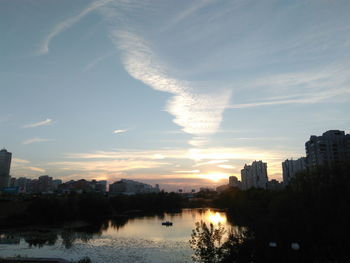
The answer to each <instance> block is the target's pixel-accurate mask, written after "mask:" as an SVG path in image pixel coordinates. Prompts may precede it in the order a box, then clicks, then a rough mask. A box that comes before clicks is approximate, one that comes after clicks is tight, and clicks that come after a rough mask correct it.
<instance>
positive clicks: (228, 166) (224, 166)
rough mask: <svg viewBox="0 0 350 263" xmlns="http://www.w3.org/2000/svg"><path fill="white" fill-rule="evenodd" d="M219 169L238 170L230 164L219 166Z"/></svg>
mask: <svg viewBox="0 0 350 263" xmlns="http://www.w3.org/2000/svg"><path fill="white" fill-rule="evenodd" d="M218 167H220V168H223V169H235V168H236V167H234V166H233V165H230V164H219V165H218Z"/></svg>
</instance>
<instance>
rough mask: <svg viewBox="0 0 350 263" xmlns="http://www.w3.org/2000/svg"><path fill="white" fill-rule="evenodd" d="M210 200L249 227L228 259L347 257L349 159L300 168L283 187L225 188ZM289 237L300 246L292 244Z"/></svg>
mask: <svg viewBox="0 0 350 263" xmlns="http://www.w3.org/2000/svg"><path fill="white" fill-rule="evenodd" d="M214 204H215V205H216V206H217V207H221V208H228V209H229V215H230V220H231V221H233V222H234V224H235V225H239V226H246V227H247V229H248V232H246V233H245V237H246V238H245V239H244V242H241V243H239V244H238V245H237V244H236V248H235V249H234V250H232V251H235V253H233V255H232V258H231V259H230V260H231V261H230V262H250V261H254V262H268V261H269V262H273V261H276V262H296V261H295V260H298V261H299V262H302V261H303V262H348V261H349V260H350V255H349V254H348V252H347V250H348V247H349V244H350V242H349V233H350V226H349V224H350V216H349V215H350V213H349V212H348V210H349V207H350V164H349V163H343V164H337V165H333V166H331V167H326V166H325V167H318V168H316V169H314V170H311V171H305V172H302V173H299V174H298V175H297V176H296V177H295V178H294V179H293V180H292V182H291V183H290V185H289V186H288V187H287V188H285V189H284V190H283V191H266V190H263V189H250V190H248V191H241V190H239V189H235V188H234V189H230V190H228V191H225V192H223V193H221V194H219V195H218V196H217V198H216V199H215V200H214ZM270 242H273V243H276V247H274V246H273V245H272V246H269V245H268V244H269V243H270ZM292 243H298V245H299V246H300V249H299V250H293V249H291V244H292ZM243 255H244V256H243ZM239 258H240V259H241V260H237V259H239ZM235 260H236V261H235Z"/></svg>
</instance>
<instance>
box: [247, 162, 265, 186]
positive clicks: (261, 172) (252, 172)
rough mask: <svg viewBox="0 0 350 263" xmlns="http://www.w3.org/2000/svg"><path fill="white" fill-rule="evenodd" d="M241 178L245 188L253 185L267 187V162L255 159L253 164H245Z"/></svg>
mask: <svg viewBox="0 0 350 263" xmlns="http://www.w3.org/2000/svg"><path fill="white" fill-rule="evenodd" d="M241 179H242V189H243V190H247V189H249V188H252V187H255V188H263V189H266V186H267V182H268V177H267V164H266V163H264V162H262V161H254V162H253V163H252V164H251V165H244V168H243V169H242V170H241Z"/></svg>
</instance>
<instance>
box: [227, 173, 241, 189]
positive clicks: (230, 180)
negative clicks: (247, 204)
mask: <svg viewBox="0 0 350 263" xmlns="http://www.w3.org/2000/svg"><path fill="white" fill-rule="evenodd" d="M228 185H229V186H231V187H237V188H241V187H242V183H241V182H240V181H239V180H238V178H237V177H236V176H233V175H232V176H230V177H229V178H228Z"/></svg>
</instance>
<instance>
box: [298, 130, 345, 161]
mask: <svg viewBox="0 0 350 263" xmlns="http://www.w3.org/2000/svg"><path fill="white" fill-rule="evenodd" d="M305 149H306V158H307V163H308V167H315V166H319V165H331V164H333V163H339V162H344V161H349V160H350V134H345V132H344V131H339V130H330V131H327V132H325V133H323V134H322V136H315V135H312V136H311V137H310V140H309V141H307V142H306V143H305Z"/></svg>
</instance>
